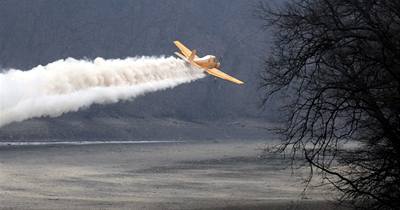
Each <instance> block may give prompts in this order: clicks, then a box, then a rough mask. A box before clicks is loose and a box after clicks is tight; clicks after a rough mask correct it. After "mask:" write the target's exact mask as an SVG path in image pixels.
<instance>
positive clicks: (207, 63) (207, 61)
mask: <svg viewBox="0 0 400 210" xmlns="http://www.w3.org/2000/svg"><path fill="white" fill-rule="evenodd" d="M174 44H175V45H176V46H177V47H178V48H179V50H180V51H181V52H182V54H181V53H178V52H175V55H177V56H178V57H180V58H182V59H183V60H185V61H187V62H189V63H190V64H191V65H193V66H195V67H198V68H201V69H203V70H204V71H205V72H207V73H208V74H211V75H213V76H215V77H219V78H221V79H224V80H228V81H231V82H233V83H236V84H239V85H241V84H243V83H244V82H242V81H240V80H238V79H236V78H234V77H231V76H229V75H227V74H225V73H224V72H222V71H220V70H218V68H219V67H220V66H221V64H220V63H219V62H218V60H217V58H216V57H215V56H213V55H206V56H204V57H202V58H200V57H198V56H197V55H196V53H197V52H196V50H189V49H188V48H187V47H185V45H183V44H182V43H181V42H179V41H174Z"/></svg>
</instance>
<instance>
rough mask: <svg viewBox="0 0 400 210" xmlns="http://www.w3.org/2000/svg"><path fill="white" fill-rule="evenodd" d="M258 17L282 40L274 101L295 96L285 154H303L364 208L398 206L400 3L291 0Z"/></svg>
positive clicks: (273, 59) (274, 57) (272, 60)
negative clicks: (353, 144) (349, 145)
mask: <svg viewBox="0 0 400 210" xmlns="http://www.w3.org/2000/svg"><path fill="white" fill-rule="evenodd" d="M258 14H259V15H260V17H261V18H262V19H263V20H265V23H266V27H268V28H269V29H273V32H274V38H275V43H274V48H273V50H272V54H271V55H270V56H269V57H268V58H267V59H266V67H265V70H264V71H263V81H264V82H263V87H264V88H265V93H266V94H265V95H266V100H267V99H268V98H269V97H270V96H271V95H273V94H275V93H277V92H282V91H286V93H287V95H289V96H290V100H288V102H287V103H286V104H285V105H284V109H285V111H286V113H287V118H286V119H285V123H284V125H283V126H282V127H281V128H280V129H279V130H278V132H279V134H280V135H281V137H282V138H283V140H284V143H283V144H282V145H281V147H280V150H279V151H280V152H283V151H290V152H291V153H292V154H293V155H295V154H296V153H297V154H298V153H301V154H303V155H304V157H305V159H306V160H307V162H308V163H309V164H310V166H311V168H314V169H315V168H317V169H319V171H320V172H322V176H323V178H324V180H325V181H327V182H328V183H330V184H332V185H333V186H335V187H336V188H337V189H338V190H340V191H341V192H342V195H343V196H342V198H343V199H345V200H348V201H354V204H355V205H357V206H358V207H363V208H368V209H373V208H376V209H397V208H399V206H400V126H399V125H400V1H394V0H291V1H289V2H288V3H286V4H285V5H284V6H281V7H278V8H273V9H272V8H271V7H270V6H268V5H266V4H261V5H260V12H259V13H258ZM346 142H356V143H357V146H356V147H354V148H352V149H342V147H340V145H342V144H343V143H346Z"/></svg>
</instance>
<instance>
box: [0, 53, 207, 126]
mask: <svg viewBox="0 0 400 210" xmlns="http://www.w3.org/2000/svg"><path fill="white" fill-rule="evenodd" d="M202 77H204V73H203V72H202V71H201V70H199V69H194V68H191V67H190V66H188V65H187V64H185V62H184V61H182V60H180V59H176V58H174V57H168V58H163V57H161V58H156V57H140V58H126V59H109V60H105V59H103V58H96V59H95V60H93V61H90V60H76V59H72V58H68V59H65V60H58V61H55V62H53V63H50V64H48V65H46V66H37V67H35V68H33V69H31V70H29V71H21V70H16V69H11V70H8V71H7V72H4V73H0V127H1V126H3V125H5V124H8V123H11V122H18V121H22V120H26V119H30V118H33V117H42V116H50V117H57V116H60V115H62V114H63V113H66V112H72V111H77V110H79V109H81V108H85V107H88V106H90V105H91V104H94V103H98V104H105V103H115V102H118V101H120V100H129V99H132V98H134V97H136V96H139V95H142V94H145V93H147V92H151V91H157V90H162V89H166V88H172V87H175V86H177V85H179V84H182V83H187V82H191V81H193V80H196V79H199V78H202Z"/></svg>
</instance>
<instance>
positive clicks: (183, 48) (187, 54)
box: [174, 41, 198, 58]
mask: <svg viewBox="0 0 400 210" xmlns="http://www.w3.org/2000/svg"><path fill="white" fill-rule="evenodd" d="M174 44H175V45H176V46H177V47H178V48H179V50H180V51H181V52H182V54H183V55H184V56H185V57H186V58H189V57H190V54H192V51H191V50H190V49H189V48H187V47H186V46H185V45H183V44H182V43H181V42H180V41H174ZM194 58H198V56H197V55H195V56H194Z"/></svg>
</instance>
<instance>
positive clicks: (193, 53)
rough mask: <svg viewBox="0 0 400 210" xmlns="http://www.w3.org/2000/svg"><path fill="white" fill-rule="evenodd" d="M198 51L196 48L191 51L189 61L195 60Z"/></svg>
mask: <svg viewBox="0 0 400 210" xmlns="http://www.w3.org/2000/svg"><path fill="white" fill-rule="evenodd" d="M196 53H197V51H196V50H193V51H192V53H190V56H189V62H190V63H192V62H193V59H194V58H195V57H196Z"/></svg>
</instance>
